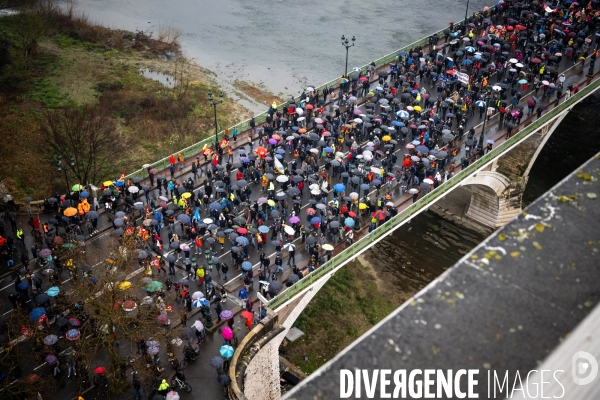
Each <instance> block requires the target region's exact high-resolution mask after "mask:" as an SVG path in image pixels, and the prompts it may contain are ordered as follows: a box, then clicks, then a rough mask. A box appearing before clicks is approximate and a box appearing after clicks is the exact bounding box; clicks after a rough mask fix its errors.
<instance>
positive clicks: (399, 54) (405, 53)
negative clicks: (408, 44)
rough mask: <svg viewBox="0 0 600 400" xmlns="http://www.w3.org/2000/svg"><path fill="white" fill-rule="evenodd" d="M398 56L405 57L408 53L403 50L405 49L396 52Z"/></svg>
mask: <svg viewBox="0 0 600 400" xmlns="http://www.w3.org/2000/svg"><path fill="white" fill-rule="evenodd" d="M398 56H399V57H406V56H408V53H407V52H405V51H401V52H400V53H398Z"/></svg>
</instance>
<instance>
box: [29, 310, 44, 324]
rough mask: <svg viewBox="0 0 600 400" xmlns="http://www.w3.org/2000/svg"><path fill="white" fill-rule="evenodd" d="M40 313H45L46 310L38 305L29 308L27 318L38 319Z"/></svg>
mask: <svg viewBox="0 0 600 400" xmlns="http://www.w3.org/2000/svg"><path fill="white" fill-rule="evenodd" d="M42 315H46V310H44V309H43V308H42V307H38V308H34V309H33V310H31V312H30V313H29V318H31V320H32V321H34V322H35V321H37V320H39V319H40V317H41V316H42Z"/></svg>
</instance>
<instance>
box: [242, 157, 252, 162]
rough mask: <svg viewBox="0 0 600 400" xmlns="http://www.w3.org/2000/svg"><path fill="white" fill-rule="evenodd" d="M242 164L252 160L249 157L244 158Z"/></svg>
mask: <svg viewBox="0 0 600 400" xmlns="http://www.w3.org/2000/svg"><path fill="white" fill-rule="evenodd" d="M242 162H250V159H249V158H248V157H244V158H242Z"/></svg>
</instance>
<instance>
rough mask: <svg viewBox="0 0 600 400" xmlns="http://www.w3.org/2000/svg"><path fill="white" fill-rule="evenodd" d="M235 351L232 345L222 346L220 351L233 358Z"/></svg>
mask: <svg viewBox="0 0 600 400" xmlns="http://www.w3.org/2000/svg"><path fill="white" fill-rule="evenodd" d="M234 352H235V351H234V350H233V347H231V346H228V345H225V346H221V350H220V353H221V355H222V356H223V357H225V358H231V357H232V356H233V353H234Z"/></svg>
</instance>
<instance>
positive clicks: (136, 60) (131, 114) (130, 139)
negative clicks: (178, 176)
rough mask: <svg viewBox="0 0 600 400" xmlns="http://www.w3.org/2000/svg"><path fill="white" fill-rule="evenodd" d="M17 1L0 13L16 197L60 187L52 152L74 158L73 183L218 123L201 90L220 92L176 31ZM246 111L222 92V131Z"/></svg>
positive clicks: (4, 131)
mask: <svg viewBox="0 0 600 400" xmlns="http://www.w3.org/2000/svg"><path fill="white" fill-rule="evenodd" d="M11 5H13V4H11V3H10V2H9V1H7V0H4V1H3V3H2V6H11ZM18 5H19V8H18V13H15V14H11V15H8V16H4V17H2V18H0V137H2V146H0V171H2V173H1V174H0V179H2V180H3V183H4V184H5V185H6V186H7V188H8V190H9V192H11V194H13V197H15V198H17V199H18V198H20V197H23V196H32V197H33V198H43V197H48V196H49V195H50V194H51V193H53V192H55V191H58V192H59V193H64V192H65V189H66V188H65V183H64V177H63V176H61V175H59V174H58V172H57V171H56V156H57V155H61V156H62V158H63V160H68V159H69V158H70V157H71V156H73V157H75V159H76V164H77V168H75V169H74V171H70V172H69V174H70V176H69V181H70V182H72V183H76V181H81V183H82V184H88V183H92V184H98V183H99V182H101V181H102V180H105V179H112V178H114V177H118V176H119V175H120V174H121V172H123V171H127V172H131V171H133V170H137V169H139V168H141V165H142V164H144V163H151V162H153V161H156V160H158V159H160V158H163V157H166V156H168V155H169V154H170V153H171V152H174V151H177V150H180V149H182V148H184V147H186V146H189V145H190V144H192V143H195V142H197V141H198V140H200V139H202V138H203V137H204V136H205V135H206V134H210V133H211V132H212V130H213V129H214V117H213V112H212V107H211V106H210V105H209V103H208V98H207V91H208V90H212V91H213V92H217V93H218V91H219V89H218V88H216V87H214V85H213V84H211V82H212V80H211V78H210V71H206V70H203V69H202V68H199V67H197V66H196V65H195V64H193V63H192V62H189V61H188V60H185V59H184V58H182V57H180V56H179V44H178V38H179V36H180V35H181V32H179V31H177V30H176V29H173V28H169V27H165V28H160V29H159V30H158V32H127V31H122V30H113V29H108V28H105V27H102V26H98V25H95V24H93V23H91V22H90V21H89V19H88V18H87V17H86V16H82V15H76V13H75V11H74V9H73V8H72V7H66V8H60V7H59V6H58V4H57V3H56V2H55V1H53V0H27V1H19V2H18ZM141 69H144V70H146V71H151V72H154V73H157V74H156V76H158V77H159V78H160V79H159V80H163V81H164V80H170V81H171V84H166V85H165V84H163V83H164V82H163V83H161V82H159V81H157V80H152V79H149V78H146V77H144V76H142V75H140V70H141ZM172 81H176V83H177V84H176V85H173V84H172ZM173 86H174V87H173ZM248 117H249V114H248V112H247V111H246V110H245V109H243V108H241V107H240V106H238V105H237V104H235V103H234V102H233V101H231V100H230V99H228V98H225V100H224V103H223V104H221V105H219V108H218V123H219V127H220V128H223V127H225V126H230V125H232V124H234V123H236V122H238V121H240V120H243V119H245V118H248ZM84 171H85V172H84Z"/></svg>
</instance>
